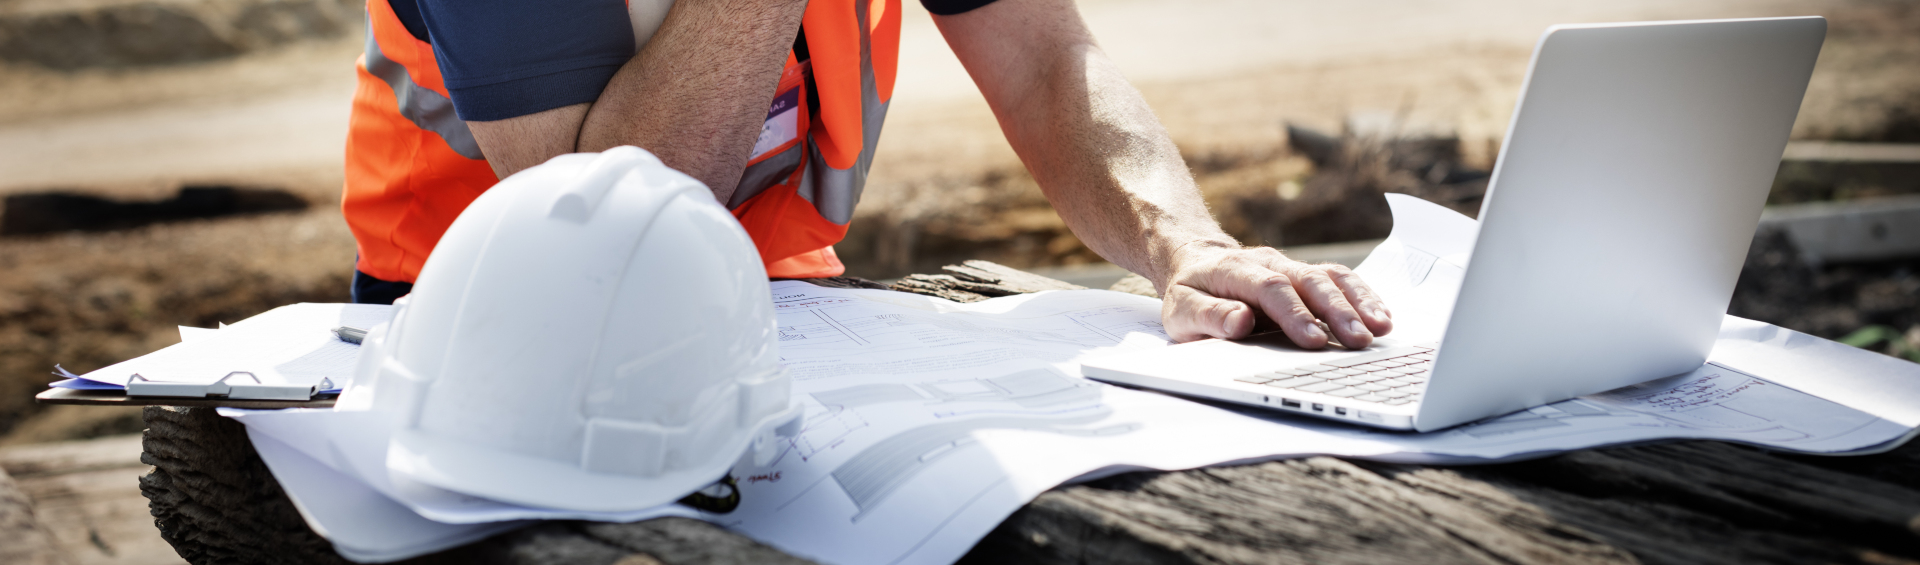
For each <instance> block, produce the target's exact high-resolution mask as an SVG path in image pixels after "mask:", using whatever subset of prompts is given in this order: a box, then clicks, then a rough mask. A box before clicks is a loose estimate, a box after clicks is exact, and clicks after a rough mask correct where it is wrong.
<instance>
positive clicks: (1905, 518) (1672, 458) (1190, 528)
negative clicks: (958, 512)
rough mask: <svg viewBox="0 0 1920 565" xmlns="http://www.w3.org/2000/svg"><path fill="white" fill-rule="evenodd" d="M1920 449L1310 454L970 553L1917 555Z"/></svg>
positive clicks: (1645, 558)
mask: <svg viewBox="0 0 1920 565" xmlns="http://www.w3.org/2000/svg"><path fill="white" fill-rule="evenodd" d="M1916 465H1920V447H1915V446H1904V447H1902V448H1900V449H1898V450H1895V451H1894V452H1892V453H1888V454H1883V455H1876V456H1870V457H1858V458H1820V457H1812V456H1793V455H1784V454H1778V453H1770V452H1765V451H1762V450H1758V449H1754V448H1749V447H1742V446H1735V445H1730V444H1724V443H1716V442H1680V443H1671V444H1661V445H1650V446H1638V447H1621V448H1610V449H1597V450H1586V451H1578V452H1572V453H1567V454H1563V455H1559V456H1554V457H1548V458H1543V459H1539V460H1534V461H1527V462H1520V463H1509V464H1501V465H1484V466H1469V467H1450V468H1432V467H1421V466H1410V465H1386V464H1371V463H1347V462H1343V461H1340V460H1337V459H1333V458H1327V457H1316V458H1311V459H1301V460H1292V461H1281V462H1273V463H1265V464H1260V465H1250V466H1242V467H1225V468H1213V469H1198V470H1192V471H1183V472H1177V473H1135V474H1129V475H1123V476H1120V477H1114V478H1109V479H1104V480H1101V481H1095V482H1092V483H1088V484H1084V485H1075V486H1069V487H1064V488H1059V489H1055V490H1053V491H1050V492H1047V493H1045V494H1042V495H1040V497H1039V498H1038V499H1036V500H1034V501H1033V502H1032V503H1030V504H1028V505H1027V507H1026V508H1024V509H1022V510H1020V511H1019V512H1018V513H1016V514H1014V515H1013V516H1012V517H1011V518H1009V519H1008V520H1007V521H1006V522H1005V523H1002V524H1001V525H1000V527H999V528H998V529H996V530H995V531H994V532H993V533H992V534H990V535H989V536H988V537H987V538H986V539H985V540H983V541H982V542H981V543H980V544H979V545H978V546H976V547H975V548H974V550H973V552H972V553H971V554H969V555H968V557H967V559H966V562H969V563H990V562H1002V561H1006V560H1012V559H1018V560H1019V561H1022V562H1029V563H1086V562H1098V561H1112V562H1141V563H1144V562H1153V563H1629V562H1635V561H1638V562H1641V563H1650V564H1651V563H1673V564H1682V563H1912V562H1914V558H1915V556H1917V555H1920V472H1917V471H1920V469H1916Z"/></svg>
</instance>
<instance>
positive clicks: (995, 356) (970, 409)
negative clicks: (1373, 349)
mask: <svg viewBox="0 0 1920 565" xmlns="http://www.w3.org/2000/svg"><path fill="white" fill-rule="evenodd" d="M1409 200H1411V199H1392V200H1391V201H1392V202H1393V205H1394V212H1395V217H1396V225H1395V231H1394V236H1393V237H1389V238H1388V240H1387V241H1386V242H1384V243H1382V244H1381V245H1380V247H1379V249H1377V250H1376V251H1375V253H1374V254H1373V255H1372V256H1371V257H1369V259H1368V260H1367V262H1366V263H1364V264H1362V265H1361V267H1360V268H1359V269H1358V271H1359V272H1360V273H1361V274H1362V276H1363V277H1366V278H1367V280H1368V281H1369V282H1371V283H1372V284H1374V286H1375V288H1376V289H1377V290H1379V291H1380V292H1381V294H1382V295H1383V297H1385V299H1386V300H1387V301H1388V304H1389V306H1390V307H1391V308H1393V310H1394V315H1395V320H1396V326H1398V328H1397V329H1396V331H1395V337H1396V338H1399V339H1408V340H1416V339H1421V337H1422V334H1423V333H1426V334H1431V335H1432V336H1433V337H1432V338H1428V339H1433V338H1437V336H1438V331H1439V328H1441V327H1444V323H1445V318H1446V315H1447V314H1448V313H1449V310H1450V301H1451V297H1452V292H1453V290H1454V289H1456V288H1457V287H1458V285H1459V281H1460V280H1461V274H1462V273H1464V269H1465V267H1466V265H1467V259H1468V257H1467V253H1468V251H1470V249H1471V246H1472V235H1473V227H1474V226H1473V223H1472V221H1471V220H1467V219H1466V218H1464V217H1461V216H1459V215H1458V214H1454V213H1452V212H1451V211H1446V210H1444V209H1441V208H1439V207H1438V206H1433V205H1431V204H1427V203H1425V202H1421V201H1418V200H1411V201H1409ZM772 292H773V295H772V297H771V298H772V300H773V302H774V304H775V305H776V312H777V317H778V320H777V323H778V326H779V331H780V336H781V337H780V339H781V341H780V347H779V351H780V357H781V362H782V363H783V364H784V365H785V366H786V367H787V368H788V370H789V371H790V374H791V375H792V377H793V393H792V397H791V401H792V402H794V403H797V404H799V405H801V406H802V407H803V409H804V412H805V415H804V420H803V424H802V426H801V429H800V430H799V432H798V433H797V434H795V435H793V436H792V437H789V438H786V439H785V440H783V443H782V444H781V445H780V448H779V450H778V453H777V456H776V457H774V458H773V459H771V460H770V463H768V464H766V465H762V466H755V465H752V464H751V463H750V462H748V461H743V462H742V463H740V464H738V465H736V467H735V468H734V470H733V475H734V476H735V477H736V478H737V479H738V481H739V492H740V494H741V505H740V507H739V508H738V509H736V510H734V511H733V512H730V513H726V514H709V513H702V512H699V511H696V510H693V509H691V508H687V507H683V506H678V505H667V506H662V507H658V508H653V509H645V510H640V511H634V512H624V513H594V512H577V511H560V510H554V509H547V508H533V507H525V506H517V505H513V504H507V503H502V502H498V501H492V500H486V499H481V498H477V497H472V496H468V495H465V494H462V493H458V492H452V491H446V490H440V489H435V488H433V487H429V486H426V485H421V484H417V483H409V482H407V481H406V480H405V479H404V478H403V476H401V475H394V474H389V473H388V472H386V462H385V454H386V451H387V443H388V437H389V436H390V435H391V433H392V429H393V426H394V423H393V422H392V421H391V420H390V418H388V417H387V415H385V414H380V413H377V412H372V411H368V410H367V403H366V402H365V399H366V396H365V395H366V394H368V393H370V391H369V390H367V389H366V388H365V385H366V383H356V384H355V387H356V388H349V389H348V390H347V391H346V392H345V393H344V394H343V395H342V396H341V400H340V403H339V405H338V406H336V408H335V409H333V410H281V411H246V410H232V409H222V410H221V413H222V414H224V415H228V416H230V417H235V418H236V419H238V420H239V421H240V422H242V423H243V424H246V425H247V429H248V432H249V434H250V435H251V436H252V437H254V438H255V444H256V447H258V448H259V452H260V454H261V456H262V458H263V459H265V460H266V462H267V464H268V466H269V468H271V469H272V470H273V471H274V474H275V476H276V477H278V478H280V480H281V483H282V486H283V487H284V488H285V489H286V491H287V493H288V494H289V496H291V497H292V498H293V500H294V501H295V503H296V504H297V505H299V506H300V507H301V508H302V516H303V517H304V518H306V519H307V521H308V523H309V524H310V525H312V526H313V527H314V529H315V530H316V531H318V532H321V533H322V534H323V535H326V536H328V539H329V540H331V541H332V542H333V543H334V544H335V546H336V548H339V549H340V550H341V553H342V554H343V555H346V556H347V557H349V558H352V559H356V560H361V561H387V560H394V559H400V558H405V557H409V556H412V555H419V554H422V553H425V552H428V551H432V550H434V549H438V548H444V547H449V546H452V545H457V544H459V543H464V542H465V541H468V540H472V539H476V538H477V537H480V536H484V535H487V534H490V533H493V532H497V531H501V530H502V529H504V528H511V527H514V526H515V525H517V524H519V523H522V522H520V521H523V520H535V519H587V520H602V521H633V520H640V519H646V518H651V517H657V516H690V517H696V518H700V519H704V520H708V521H711V522H714V523H716V524H720V525H723V526H725V527H728V528H730V529H733V530H734V531H737V532H740V533H742V534H744V535H747V536H750V537H753V538H755V539H757V540H760V541H762V542H764V543H767V544H770V545H772V546H775V547H778V548H780V549H782V550H784V551H788V552H791V553H794V554H796V555H800V556H804V557H808V558H811V559H815V560H818V561H821V562H824V563H948V562H952V561H953V560H955V559H957V558H959V557H960V556H961V555H963V554H965V552H966V551H967V550H968V549H970V548H971V547H972V546H973V545H974V544H975V543H976V542H977V541H978V540H980V539H981V538H982V537H983V536H985V535H986V534H987V533H988V532H989V531H991V530H992V529H993V528H994V527H995V526H996V525H998V524H999V523H1000V522H1001V521H1003V520H1005V519H1006V517H1007V516H1008V515H1010V514H1012V513H1013V512H1014V511H1016V510H1018V509H1019V508H1020V507H1021V506H1023V505H1025V504H1026V503H1027V502H1028V501H1031V500H1032V499H1033V497H1035V496H1038V495H1039V494H1040V493H1041V492H1044V491H1046V490H1047V489H1050V488H1054V487H1057V486H1059V485H1061V484H1064V483H1069V482H1073V481H1076V480H1086V479H1089V478H1094V477H1101V476H1107V475H1111V474H1113V473H1118V472H1125V471H1131V470H1143V469H1163V470H1174V469H1188V468H1195V467H1204V466H1210V465H1222V464H1232V463H1246V462H1254V461H1262V460H1271V459H1280V458H1289V457H1305V456H1312V455H1337V456H1343V457H1351V458H1360V459H1374V460H1384V461H1405V462H1424V463H1484V462H1491V461H1501V460H1511V459H1518V458H1530V457H1541V456H1546V455H1550V454H1553V453H1558V452H1564V451H1568V450H1574V449H1582V448H1588V447H1596V446H1603V445H1615V444H1625V443H1637V442H1647V441H1659V440H1671V439H1685V438H1706V439H1718V440H1725V441H1735V442H1742V443H1747V444H1752V445H1759V446H1765V447H1768V448H1772V449H1781V450H1789V451H1797V452H1804V453H1817V454H1846V453H1865V452H1873V451H1877V450H1884V449H1889V448H1891V447H1892V446H1895V445H1898V444H1899V443H1900V442H1901V441H1904V440H1905V439H1907V438H1909V437H1911V435H1912V434H1913V433H1914V426H1915V425H1916V424H1920V409H1916V408H1912V407H1916V406H1920V365H1914V364H1911V363H1906V362H1904V361H1898V360H1890V358H1887V357H1885V356H1881V355H1879V354H1876V353H1872V352H1867V351H1862V350H1858V349H1854V348H1850V347H1846V346H1841V345H1837V344H1833V343H1832V342H1828V341H1825V340H1820V339H1818V338H1814V337H1812V336H1806V335H1805V334H1797V333H1795V332H1791V331H1788V330H1783V329H1780V328H1777V327H1774V326H1770V325H1767V324H1762V323H1759V322H1753V321H1750V320H1742V319H1739V318H1731V317H1730V318H1728V320H1727V323H1726V325H1725V326H1723V328H1722V332H1721V338H1720V341H1719V342H1718V343H1717V344H1716V349H1715V352H1714V355H1713V357H1712V359H1711V361H1712V362H1711V363H1709V364H1707V365H1704V366H1702V367H1700V368H1699V369H1698V370H1695V371H1693V372H1691V373H1688V374H1685V375H1679V376H1675V377H1671V378H1668V379H1662V380H1658V381H1653V382H1648V383H1643V384H1640V385H1635V386H1632V387H1627V388H1623V389H1619V390H1614V391H1609V392H1606V393H1602V394H1596V395H1590V396H1586V397H1582V398H1576V399H1573V400H1568V401H1565V402H1559V403H1555V404H1551V405H1547V406H1541V407H1537V408H1533V409H1530V410H1526V411H1522V412H1517V413H1514V414H1508V415H1504V416H1499V417H1495V418H1490V419H1487V420H1484V421H1481V422H1477V423H1473V424H1469V425H1465V426H1460V427H1456V428H1453V429H1449V430H1442V431H1439V432H1435V433H1429V434H1414V433H1399V432H1384V431H1373V430H1367V429H1361V428H1356V427H1351V426H1347V425H1343V424H1340V423H1336V422H1329V421H1324V420H1315V419H1310V418H1304V417H1294V416H1288V415H1284V414H1277V413H1270V412H1260V411H1253V410H1245V409H1238V408H1231V407H1222V406H1216V405H1211V404H1202V403H1197V402H1193V401H1189V400H1185V399H1181V398H1176V397H1172V396H1167V395H1163V394H1158V393H1152V392H1145V391H1140V390H1134V389H1128V388H1122V387H1116V386H1111V385H1106V384H1101V383H1096V382H1093V381H1089V380H1086V379H1084V378H1081V377H1080V371H1079V364H1080V363H1081V362H1083V361H1084V360H1087V359H1091V358H1093V357H1096V356H1104V355H1130V354H1139V353H1141V352H1147V351H1149V350H1152V349H1155V348H1159V347H1163V346H1165V344H1166V339H1167V338H1166V335H1165V334H1164V333H1163V332H1162V330H1161V328H1160V325H1159V313H1160V303H1159V301H1157V300H1153V299H1149V298H1144V297H1139V296H1133V295H1127V294H1120V293H1114V292H1107V291H1097V290H1085V291H1053V292H1044V293H1038V294H1031V295H1022V296H1012V297H1005V298H996V299H992V300H988V301H984V302H977V303H971V304H959V303H954V302H950V301H946V300H941V299H937V298H930V297H923V296H916V295H909V294H904V293H897V292H889V291H880V290H852V289H828V288H821V287H816V286H812V285H808V284H805V283H801V282H794V281H786V282H776V283H774V284H773V285H772ZM321 322H326V323H332V320H320V319H318V318H316V321H315V322H314V323H316V324H319V323H321ZM369 325H371V324H369ZM246 327H247V325H246V324H245V323H242V324H238V325H235V326H233V327H231V328H228V329H227V330H222V331H220V332H218V333H219V334H227V333H232V330H234V329H241V328H246ZM255 327H260V326H258V325H256V326H255ZM300 331H301V332H305V331H306V330H304V329H302V330H300ZM1403 333H1404V334H1408V335H1403ZM197 342H198V340H196V343H197ZM326 370H328V371H347V372H351V365H350V363H349V364H347V365H341V366H338V367H333V368H330V369H326ZM1833 383H1844V385H1845V386H1836V385H1835V384H1833ZM1863 391H1865V392H1863ZM530 480H538V479H537V478H531V479H530Z"/></svg>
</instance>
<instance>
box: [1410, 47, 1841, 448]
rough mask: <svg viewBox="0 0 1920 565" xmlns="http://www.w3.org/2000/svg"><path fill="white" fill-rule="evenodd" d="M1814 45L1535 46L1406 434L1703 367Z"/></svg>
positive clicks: (1796, 105) (1808, 70) (1815, 49)
mask: <svg viewBox="0 0 1920 565" xmlns="http://www.w3.org/2000/svg"><path fill="white" fill-rule="evenodd" d="M1826 27H1827V26H1826V20H1825V19H1822V18H1818V17H1805V18H1770V19H1756V20H1719V21H1685V22H1657V23H1630V24H1605V25H1568V26H1555V27H1553V28H1550V29H1548V30H1547V32H1546V34H1545V35H1543V36H1542V37H1541V39H1540V44H1539V45H1538V47H1536V48H1535V50H1534V56H1533V63H1532V66H1531V68H1530V69H1529V70H1528V72H1527V79H1526V83H1525V86H1524V87H1523V88H1522V94H1521V99H1520V105H1519V107H1518V108H1516V109H1515V111H1514V118H1513V123H1512V125H1511V126H1510V127H1509V129H1508V131H1507V138H1506V144H1505V146H1504V147H1502V148H1501V152H1500V158H1499V161H1498V164H1497V165H1496V167H1495V168H1494V174H1493V180H1492V185H1491V186H1490V188H1489V193H1488V195H1487V199H1486V201H1485V204H1484V205H1483V206H1482V208H1481V211H1480V235H1479V238H1478V241H1477V242H1476V243H1475V246H1474V251H1473V256H1472V262H1471V264H1470V265H1469V267H1468V269H1467V274H1466V278H1465V280H1464V281H1463V282H1462V284H1461V288H1460V296H1459V300H1458V301H1457V302H1456V303H1455V306H1454V310H1453V315H1452V318H1451V320H1450V321H1449V323H1448V326H1447V331H1446V334H1445V338H1444V339H1443V341H1442V342H1441V348H1440V353H1439V357H1438V358H1437V359H1436V360H1435V364H1434V373H1433V376H1432V380H1431V381H1430V382H1429V383H1428V386H1427V394H1426V399H1425V400H1423V401H1422V407H1421V409H1420V412H1419V415H1418V416H1417V417H1416V419H1415V426H1416V427H1417V428H1418V429H1420V430H1423V431H1424V430H1433V429H1439V428H1444V427H1447V426H1452V425H1455V424H1459V423H1463V422H1466V421H1469V420H1473V419H1477V418H1481V417H1485V416H1490V415H1494V414H1501V413H1505V412H1511V411H1514V410H1521V409H1525V408H1527V407H1530V406H1537V405H1541V404H1545V403H1548V402H1553V401H1557V400H1562V399H1566V398H1570V397H1574V396H1579V395H1582V394H1590V393H1594V392H1599V391H1603V390H1608V389H1613V388H1617V387H1621V386H1625V385H1629V384H1633V383H1637V382H1641V381H1645V380H1649V379H1654V378H1659V377H1663V376H1668V375H1673V374H1678V373H1681V372H1685V371H1689V370H1692V369H1694V368H1697V367H1699V366H1700V364H1701V363H1703V362H1704V361H1705V360H1706V357H1707V353H1708V350H1709V349H1710V348H1711V347H1712V344H1713V340H1714V336H1715V335H1716V333H1717V330H1718V328H1719V327H1720V320H1721V317H1722V316H1723V315H1724V314H1725V312H1726V307H1727V302H1728V300H1729V299H1730V298H1731V297H1732V293H1733V285H1734V279H1735V278H1736V277H1738V276H1739V273H1740V267H1741V264H1742V262H1743V260H1744V259H1745V256H1746V250H1747V245H1748V243H1749V242H1750V241H1751V240H1752V237H1753V231H1754V228H1755V227H1756V225H1757V223H1758V221H1759V218H1760V210H1761V207H1762V206H1763V205H1764V204H1765V202H1766V197H1767V192H1768V189H1769V187H1770V186H1771V184H1772V182H1773V175H1774V171H1775V170H1776V169H1777V168H1778V167H1779V163H1780V156H1781V154H1782V153H1783V152H1784V150H1785V148H1786V143H1787V134H1788V132H1789V130H1791V129H1792V126H1793V119H1794V115H1795V114H1796V113H1797V112H1798V111H1799V108H1800V100H1801V97H1802V96H1803V95H1804V94H1805V93H1806V88H1807V80H1808V77H1809V76H1810V75H1811V74H1812V72H1813V64H1814V59H1815V58H1816V57H1817V56H1818V55H1819V53H1820V43H1821V41H1822V40H1823V39H1824V38H1825V37H1826Z"/></svg>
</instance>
